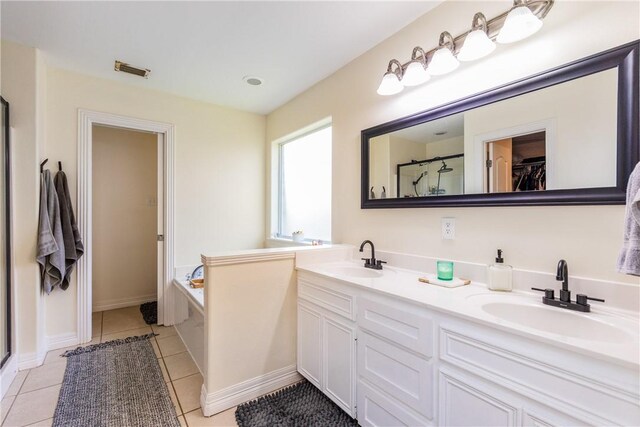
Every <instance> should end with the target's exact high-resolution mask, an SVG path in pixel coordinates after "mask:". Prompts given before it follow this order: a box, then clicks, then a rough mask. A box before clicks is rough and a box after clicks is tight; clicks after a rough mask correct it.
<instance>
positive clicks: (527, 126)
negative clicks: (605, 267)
mask: <svg viewBox="0 0 640 427" xmlns="http://www.w3.org/2000/svg"><path fill="white" fill-rule="evenodd" d="M638 46H639V44H638V42H634V43H630V44H628V45H624V46H621V47H618V48H616V49H612V50H609V51H606V52H603V53H601V54H598V55H594V56H591V57H588V58H585V59H583V60H580V61H576V62H574V63H571V64H568V65H566V66H562V67H559V68H556V69H553V70H550V71H548V72H545V73H541V74H538V75H535V76H532V77H531V78H528V79H524V80H521V81H518V82H515V83H512V84H509V85H506V86H503V87H500V88H497V89H494V90H490V91H488V92H485V93H482V94H479V95H474V96H472V97H470V98H467V99H463V100H460V101H456V102H454V103H452V104H449V105H445V106H442V107H438V108H435V109H433V110H429V111H426V112H424V113H420V114H418V115H415V116H411V117H407V118H404V119H400V120H397V121H394V122H390V123H386V124H383V125H380V126H376V127H373V128H370V129H367V130H364V131H362V207H363V208H384V207H403V206H407V207H418V206H434V207H439V206H495V205H555V204H618V203H624V200H625V189H626V181H627V178H628V176H629V174H630V173H631V170H632V169H633V166H635V164H636V163H637V162H638V161H639V158H638V152H639V148H638V145H639V143H638V62H639V61H638V51H639V49H638Z"/></svg>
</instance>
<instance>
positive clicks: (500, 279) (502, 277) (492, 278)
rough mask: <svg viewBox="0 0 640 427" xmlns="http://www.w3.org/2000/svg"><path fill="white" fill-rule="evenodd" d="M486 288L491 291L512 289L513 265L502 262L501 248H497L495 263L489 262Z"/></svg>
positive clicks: (509, 290) (508, 290)
mask: <svg viewBox="0 0 640 427" xmlns="http://www.w3.org/2000/svg"><path fill="white" fill-rule="evenodd" d="M487 275H488V279H489V283H488V284H487V286H488V288H489V289H491V290H492V291H505V292H511V291H512V290H513V282H512V277H513V267H511V266H510V265H507V264H505V263H504V259H503V258H502V249H498V256H497V257H496V262H495V264H491V265H490V266H489V268H488V272H487Z"/></svg>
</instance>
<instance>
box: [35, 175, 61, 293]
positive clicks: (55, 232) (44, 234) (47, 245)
mask: <svg viewBox="0 0 640 427" xmlns="http://www.w3.org/2000/svg"><path fill="white" fill-rule="evenodd" d="M36 260H37V261H38V264H40V276H41V280H42V288H43V289H44V291H45V292H46V293H47V294H49V293H51V291H52V290H53V288H55V287H56V286H59V285H60V284H61V283H62V279H63V278H64V272H65V260H64V241H63V237H62V224H61V222H60V206H59V204H58V196H57V194H56V191H55V188H54V184H53V179H51V172H49V171H48V170H46V171H43V172H42V173H41V174H40V218H39V223H38V249H37V254H36Z"/></svg>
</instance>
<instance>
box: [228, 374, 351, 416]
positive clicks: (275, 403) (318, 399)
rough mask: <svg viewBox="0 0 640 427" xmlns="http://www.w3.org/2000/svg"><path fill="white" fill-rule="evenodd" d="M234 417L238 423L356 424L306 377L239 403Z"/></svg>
mask: <svg viewBox="0 0 640 427" xmlns="http://www.w3.org/2000/svg"><path fill="white" fill-rule="evenodd" d="M236 421H237V422H238V426H240V427H263V426H279V427H285V426H292V427H293V426H296V427H297V426H300V427H302V426H305V427H307V426H322V427H328V426H331V427H334V426H335V427H341V426H345V427H346V426H357V425H358V422H357V421H356V420H354V419H353V418H351V417H350V416H349V415H347V413H346V412H344V411H343V410H342V409H340V408H339V407H338V405H336V404H335V403H333V402H332V401H331V400H329V398H328V397H326V396H325V395H324V394H322V392H320V390H318V389H317V388H316V387H315V386H314V385H313V384H311V383H310V382H309V381H307V380H304V381H302V382H299V383H297V384H295V385H293V386H291V387H287V388H285V389H282V390H279V391H277V392H275V393H273V394H270V395H267V396H263V397H261V398H259V399H256V400H253V401H251V402H247V403H243V404H242V405H240V406H238V408H237V409H236Z"/></svg>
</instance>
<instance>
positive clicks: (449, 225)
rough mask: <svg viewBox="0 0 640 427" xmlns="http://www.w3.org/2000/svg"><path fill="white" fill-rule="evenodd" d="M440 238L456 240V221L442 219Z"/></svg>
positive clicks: (453, 219)
mask: <svg viewBox="0 0 640 427" xmlns="http://www.w3.org/2000/svg"><path fill="white" fill-rule="evenodd" d="M442 238H443V239H446V240H453V239H455V238H456V219H455V218H442Z"/></svg>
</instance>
